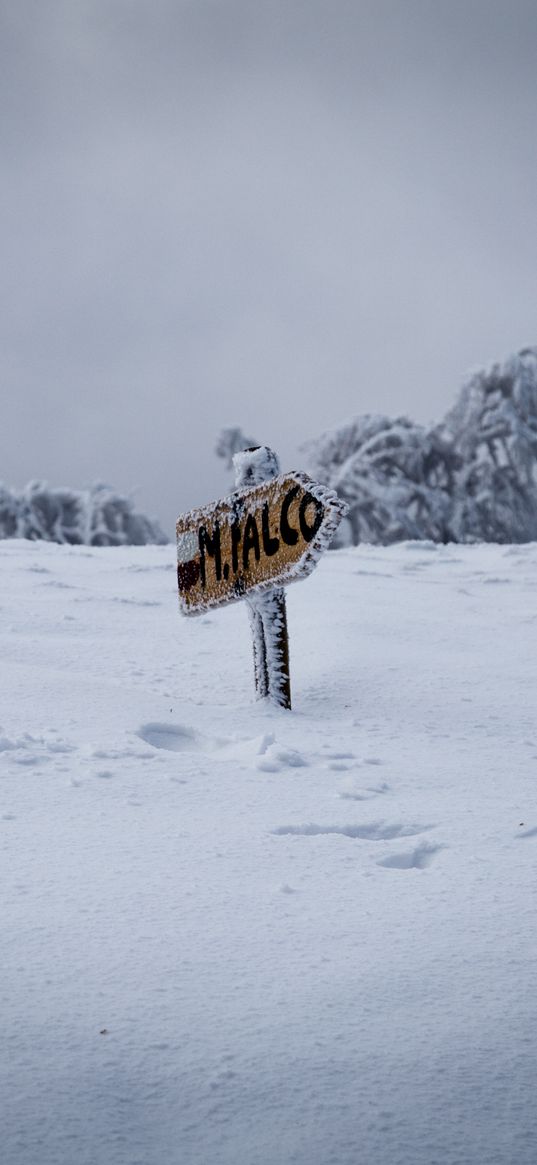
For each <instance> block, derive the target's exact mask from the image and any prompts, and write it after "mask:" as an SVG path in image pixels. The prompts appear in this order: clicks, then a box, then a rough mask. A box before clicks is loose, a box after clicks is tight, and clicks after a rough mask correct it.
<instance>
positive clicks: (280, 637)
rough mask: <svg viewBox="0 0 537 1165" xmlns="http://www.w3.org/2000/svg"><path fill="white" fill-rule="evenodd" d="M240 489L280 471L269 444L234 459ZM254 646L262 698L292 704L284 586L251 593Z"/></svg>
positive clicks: (258, 694)
mask: <svg viewBox="0 0 537 1165" xmlns="http://www.w3.org/2000/svg"><path fill="white" fill-rule="evenodd" d="M233 464H234V466H235V485H236V486H237V488H239V489H242V488H244V487H248V486H253V485H261V483H262V482H265V481H271V480H272V478H274V477H277V476H278V473H279V472H280V466H279V463H278V458H277V456H276V454H275V453H274V452H273V450H272V449H269V448H268V446H266V445H260V446H257V447H256V448H254V449H244V450H242V451H241V452H240V453H236V454H235V456H234V458H233ZM246 603H247V606H248V617H249V620H250V627H251V629H252V640H253V648H254V675H255V687H256V694H257V698H258V700H260V699H263V698H265V697H268V698H269V699H270V700H272V702H273V703H274V704H278V705H279V706H280V707H281V708H290V707H291V679H290V674H289V670H290V669H289V636H288V632H287V611H286V606H285V591H284V589H283V587H274V588H271V589H270V590H266V591H264V592H263V594H258V595H255V594H253V595H247V596H246Z"/></svg>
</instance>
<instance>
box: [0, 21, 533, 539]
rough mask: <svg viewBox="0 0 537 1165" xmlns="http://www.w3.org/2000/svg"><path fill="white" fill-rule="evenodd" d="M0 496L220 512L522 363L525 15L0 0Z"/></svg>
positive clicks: (438, 409)
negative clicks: (239, 454) (491, 370)
mask: <svg viewBox="0 0 537 1165" xmlns="http://www.w3.org/2000/svg"><path fill="white" fill-rule="evenodd" d="M0 12H1V16H2V28H1V30H0V54H1V58H2V59H1V60H0V118H1V137H0V141H1V155H0V157H1V174H0V177H1V182H0V206H1V212H2V213H1V223H2V228H1V230H2V263H1V274H0V280H1V290H2V310H1V313H0V329H1V355H2V388H1V391H2V411H1V419H2V425H1V438H0V453H1V457H0V480H1V479H3V480H4V481H5V482H6V483H7V484H11V485H15V486H21V485H23V484H24V483H25V482H26V481H28V480H29V479H30V478H35V477H39V478H45V479H47V480H48V481H49V482H50V483H51V484H55V485H72V486H82V485H84V484H86V483H87V482H89V481H92V480H95V479H101V480H103V479H104V480H106V481H109V482H111V483H112V484H115V485H117V486H118V488H120V489H122V490H130V489H131V488H132V487H134V486H139V487H140V488H139V493H138V495H137V498H138V502H139V505H140V507H141V508H142V509H143V510H145V511H146V512H149V513H153V514H155V515H156V516H158V517H160V518H161V520H162V521H163V523H164V524H165V526H166V528H167V530H168V532H170V533H171V532H172V530H173V520H174V518H175V517H176V515H177V514H178V513H179V512H181V511H184V510H185V509H188V508H190V507H191V506H194V505H196V504H198V503H203V502H205V501H208V500H210V499H211V498H212V497H217V496H219V495H220V494H222V493H223V492H225V490H226V487H227V479H226V474H225V472H224V469H223V465H222V463H221V462H218V461H217V460H216V458H215V456H214V453H213V447H214V442H215V437H216V435H217V433H218V431H219V429H220V428H221V427H222V425H224V424H232V423H238V424H241V425H242V426H243V428H245V429H246V431H247V432H248V433H249V434H250V435H251V436H253V437H255V438H256V439H257V440H259V441H260V442H265V443H268V444H271V445H272V446H273V447H274V448H276V449H277V450H278V451H279V452H280V454H281V457H282V461H283V464H284V467H285V468H289V467H291V466H293V467H298V468H300V461H301V458H300V455H299V454H298V453H297V447H298V445H299V444H300V442H301V441H303V440H305V439H307V438H309V437H311V436H314V435H315V434H317V433H318V432H321V431H322V430H323V429H325V428H327V427H332V426H334V425H336V424H337V423H338V422H339V421H341V420H344V419H345V418H347V417H349V416H351V415H353V414H356V413H361V412H368V411H380V412H388V413H390V414H401V413H405V414H408V415H410V416H413V417H414V418H415V419H417V420H420V421H428V420H431V419H436V418H438V417H439V416H440V415H441V414H442V413H443V412H444V411H445V409H446V408H447V407H449V405H450V404H451V402H452V400H453V398H454V396H455V393H456V392H457V390H458V388H459V386H460V383H461V381H462V379H463V378H464V376H465V374H466V373H467V372H468V371H469V370H473V369H474V368H475V367H476V366H479V365H481V364H487V363H489V362H490V361H491V360H495V359H502V358H503V357H504V356H506V355H508V354H509V353H510V352H511V351H513V350H516V349H518V348H520V347H522V346H525V345H528V344H532V343H537V312H536V308H537V197H536V192H537V129H536V127H537V67H536V62H537V4H536V3H535V0H501V2H499V0H0Z"/></svg>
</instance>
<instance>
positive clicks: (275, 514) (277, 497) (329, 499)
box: [177, 446, 347, 708]
mask: <svg viewBox="0 0 537 1165" xmlns="http://www.w3.org/2000/svg"><path fill="white" fill-rule="evenodd" d="M234 464H235V470H236V483H237V486H238V487H239V488H238V489H237V490H236V491H235V492H234V493H232V494H231V495H230V496H229V497H226V498H223V499H222V500H221V501H219V502H215V503H214V504H212V505H210V506H204V507H203V508H202V509H198V510H191V512H190V513H188V514H183V515H182V516H181V517H180V518H178V520H177V579H178V584H179V601H180V607H181V611H182V612H183V614H185V615H199V614H202V613H203V612H204V611H207V610H210V609H211V608H213V607H220V606H223V605H224V604H227V603H232V602H236V601H237V600H239V599H245V600H246V602H247V604H248V608H249V616H250V624H251V627H252V634H253V643H254V667H255V678H256V690H257V694H258V696H269V697H270V698H271V699H273V700H274V701H275V703H277V704H280V705H283V706H284V707H288V708H290V707H291V691H290V680H289V646H288V637H287V621H286V613H285V597H284V592H283V589H282V588H283V586H284V585H286V584H287V583H290V582H295V581H297V580H298V579H301V578H304V577H305V576H306V575H308V574H310V572H311V571H312V570H313V569H314V567H315V566H316V565H317V562H318V560H319V558H320V556H321V554H322V553H323V551H324V550H325V549H326V548H327V546H328V545H329V543H330V541H331V539H332V537H333V535H334V533H335V531H336V529H337V527H338V525H339V522H340V521H341V518H342V517H343V516H344V514H345V513H346V510H347V507H346V505H345V503H344V502H342V501H341V500H340V499H339V498H338V497H337V495H336V494H335V493H334V492H333V490H330V489H328V488H327V487H326V486H324V485H320V484H319V483H318V482H314V481H312V480H311V479H310V478H309V477H308V476H307V474H305V473H295V472H290V473H283V474H280V473H279V472H278V469H279V466H278V461H277V458H276V455H275V454H274V453H273V452H272V450H270V449H268V448H266V447H265V446H261V447H260V448H257V449H249V450H245V451H244V452H241V453H238V454H236V455H235V458H234Z"/></svg>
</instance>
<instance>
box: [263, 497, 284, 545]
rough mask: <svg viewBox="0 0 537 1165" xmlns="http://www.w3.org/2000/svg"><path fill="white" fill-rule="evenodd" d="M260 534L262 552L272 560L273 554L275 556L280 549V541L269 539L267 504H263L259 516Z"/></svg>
mask: <svg viewBox="0 0 537 1165" xmlns="http://www.w3.org/2000/svg"><path fill="white" fill-rule="evenodd" d="M261 532H262V535H263V550H264V551H265V554H266V555H267V558H272V555H273V554H277V553H278V550H279V548H280V539H279V538H271V536H270V525H269V504H268V502H265V505H264V506H263V512H262V515H261Z"/></svg>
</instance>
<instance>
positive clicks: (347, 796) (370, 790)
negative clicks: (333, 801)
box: [338, 783, 390, 801]
mask: <svg viewBox="0 0 537 1165" xmlns="http://www.w3.org/2000/svg"><path fill="white" fill-rule="evenodd" d="M389 789H390V786H389V785H387V784H386V783H383V784H382V785H367V786H366V787H365V788H364V787H356V786H354V785H351V784H348V785H347V786H346V787H345V786H344V787H343V788H342V789H339V790H338V797H340V798H341V800H342V801H371V800H372V799H373V797H380V796H382V795H383V794H384V793H388V792H389Z"/></svg>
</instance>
